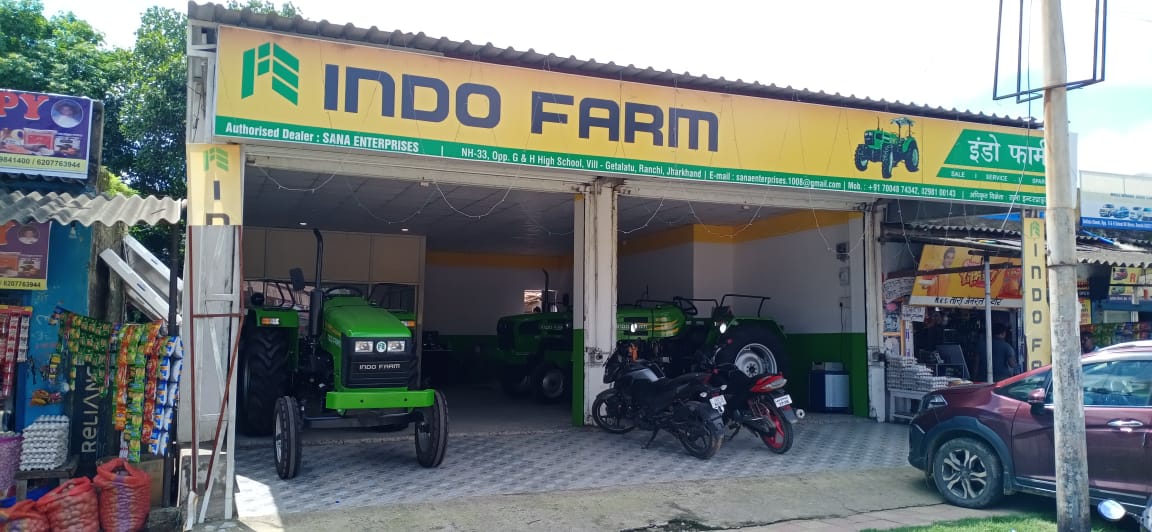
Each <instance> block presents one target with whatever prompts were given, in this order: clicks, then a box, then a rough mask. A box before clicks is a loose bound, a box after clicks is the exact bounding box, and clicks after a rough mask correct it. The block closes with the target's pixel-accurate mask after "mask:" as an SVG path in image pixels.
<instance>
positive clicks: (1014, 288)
mask: <svg viewBox="0 0 1152 532" xmlns="http://www.w3.org/2000/svg"><path fill="white" fill-rule="evenodd" d="M973 251H975V250H972V249H970V248H963V247H955V246H924V250H923V251H921V252H920V267H919V270H920V271H921V272H932V271H935V270H946V269H950V268H963V267H966V266H983V265H984V257H983V255H981V254H978V253H972V252H973ZM1003 263H1009V264H1013V265H1015V266H1016V267H1015V268H994V269H992V307H994V308H1020V307H1022V306H1023V305H1024V301H1023V295H1022V294H1021V293H1020V260H1019V259H1013V258H1006V257H992V264H993V265H996V264H1003ZM909 304H911V305H921V306H934V307H966V308H984V271H983V270H979V271H966V272H959V273H940V274H932V273H926V274H922V275H918V276H916V283H915V284H913V285H912V297H911V299H910V300H909Z"/></svg>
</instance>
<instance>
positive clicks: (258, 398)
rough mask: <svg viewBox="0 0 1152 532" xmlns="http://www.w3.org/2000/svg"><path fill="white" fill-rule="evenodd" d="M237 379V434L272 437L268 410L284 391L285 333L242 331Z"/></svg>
mask: <svg viewBox="0 0 1152 532" xmlns="http://www.w3.org/2000/svg"><path fill="white" fill-rule="evenodd" d="M237 377H238V379H237V380H238V382H237V384H238V390H237V395H238V397H237V399H239V401H238V406H239V410H240V412H239V414H240V415H239V416H238V417H239V420H240V427H239V428H240V430H241V432H243V433H244V434H246V435H248V436H268V435H269V434H272V420H273V416H272V413H273V412H272V410H273V408H274V407H275V404H276V400H277V399H278V398H279V397H280V396H281V395H283V394H284V393H285V392H287V391H288V377H289V371H288V329H281V328H273V327H256V326H254V325H250V326H249V327H245V330H244V343H243V347H242V348H241V350H240V374H239V375H237Z"/></svg>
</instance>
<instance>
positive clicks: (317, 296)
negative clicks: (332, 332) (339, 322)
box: [308, 229, 324, 338]
mask: <svg viewBox="0 0 1152 532" xmlns="http://www.w3.org/2000/svg"><path fill="white" fill-rule="evenodd" d="M312 234H313V235H315V236H316V286H315V288H313V289H312V294H311V297H310V298H309V299H308V335H309V336H311V337H313V338H319V337H320V322H321V320H322V319H321V316H323V315H324V287H323V286H322V285H321V281H322V280H323V279H324V275H323V272H324V236H323V235H321V234H320V230H319V229H313V230H312Z"/></svg>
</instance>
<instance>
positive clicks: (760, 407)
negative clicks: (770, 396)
mask: <svg viewBox="0 0 1152 532" xmlns="http://www.w3.org/2000/svg"><path fill="white" fill-rule="evenodd" d="M751 406H752V412H753V413H755V414H756V415H757V416H761V417H763V418H764V419H765V420H766V421H767V422H768V423H769V424H770V425H771V426H772V427H773V428H774V429H776V430H775V431H774V432H773V433H772V434H760V435H759V436H760V440H761V441H763V442H764V445H766V446H767V447H768V450H769V451H772V452H774V453H776V454H784V453H786V452H788V450H789V449H791V448H792V441H793V439H794V438H795V435H794V434H793V432H792V423H789V422H788V421H787V420H785V419H784V416H783V415H782V414H781V413H780V411H779V410H777V409H776V406H775V405H769V404H767V403H765V402H763V401H751Z"/></svg>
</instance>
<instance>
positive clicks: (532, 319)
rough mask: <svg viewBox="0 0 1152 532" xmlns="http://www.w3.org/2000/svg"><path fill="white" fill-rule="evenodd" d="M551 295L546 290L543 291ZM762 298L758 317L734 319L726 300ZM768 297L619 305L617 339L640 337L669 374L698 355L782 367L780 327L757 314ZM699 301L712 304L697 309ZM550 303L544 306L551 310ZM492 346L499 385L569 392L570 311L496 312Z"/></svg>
mask: <svg viewBox="0 0 1152 532" xmlns="http://www.w3.org/2000/svg"><path fill="white" fill-rule="evenodd" d="M544 293H545V294H547V293H548V291H547V290H545V291H544ZM749 298H750V299H752V300H755V301H759V306H758V307H757V311H756V315H754V316H740V317H737V316H736V315H734V314H733V312H732V307H731V306H730V305H729V302H730V300H736V299H749ZM767 300H768V298H767V297H763V296H748V295H742V294H728V295H725V296H724V297H722V298H721V299H720V301H717V300H715V299H688V298H682V297H675V298H673V299H672V301H656V300H640V301H637V302H636V303H635V304H633V305H619V308H618V309H617V312H616V337H617V339H618V340H633V341H639V342H645V343H647V344H649V345H650V347H651V348H652V349H651V350H650V352H654V353H656V354H657V355H658V356H659V357H660V358H662V359H664V361H665V362H666V363H668V364H669V374H670V375H676V374H681V373H685V372H688V371H692V369H693V368H694V366H696V365H697V364H699V362H700V361H701V359H702V358H707V359H708V360H710V361H715V362H728V363H734V364H736V365H737V366H738V367H740V369H741V370H743V371H744V372H745V373H747V374H749V375H757V374H761V373H786V372H787V370H788V358H787V353H786V351H785V349H784V331H783V329H782V328H781V327H780V325H779V324H777V323H776V322H775V321H774V320H772V319H769V318H765V317H762V313H763V308H764V302H765V301H767ZM698 302H708V303H711V304H712V307H711V312H710V313H709V314H708V315H707V316H702V315H700V311H699V309H698V307H697V306H696V303H698ZM548 307H549V305H547V303H546V304H545V305H544V309H548ZM496 335H497V345H498V348H499V350H500V352H501V355H502V363H503V367H502V368H501V385H502V387H503V389H504V391H505V392H506V393H508V394H509V395H511V396H523V395H525V394H526V393H532V394H533V395H534V396H535V397H536V398H537V399H538V400H542V401H545V402H550V401H559V400H563V399H565V398H567V397H568V396H569V395H570V393H571V391H570V387H569V383H571V382H572V379H571V368H572V362H571V360H572V351H573V345H572V313H571V312H570V311H568V312H539V313H532V314H519V315H515V316H505V317H503V318H500V320H499V321H498V322H497V325H496Z"/></svg>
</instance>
